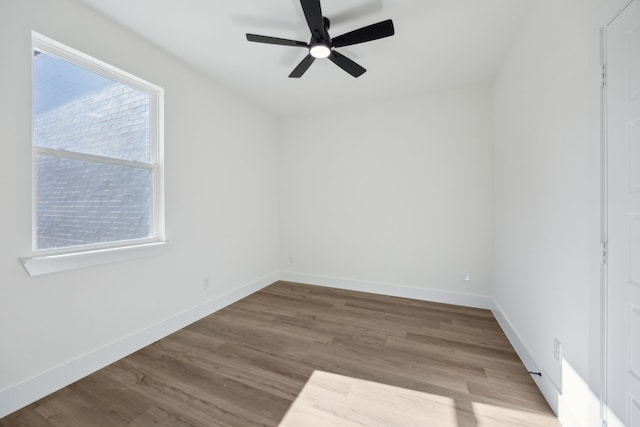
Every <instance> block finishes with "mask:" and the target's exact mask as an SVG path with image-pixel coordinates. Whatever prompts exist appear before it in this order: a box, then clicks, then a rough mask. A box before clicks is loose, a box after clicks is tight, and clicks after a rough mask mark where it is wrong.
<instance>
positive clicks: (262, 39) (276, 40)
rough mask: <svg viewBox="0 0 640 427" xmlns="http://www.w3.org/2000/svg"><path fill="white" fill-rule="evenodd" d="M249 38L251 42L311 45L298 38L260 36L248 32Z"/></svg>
mask: <svg viewBox="0 0 640 427" xmlns="http://www.w3.org/2000/svg"><path fill="white" fill-rule="evenodd" d="M247 40H249V41H250V42H258V43H268V44H277V45H282V46H300V47H309V45H308V44H306V43H305V42H299V41H296V40H289V39H280V38H278V37H269V36H259V35H257V34H247Z"/></svg>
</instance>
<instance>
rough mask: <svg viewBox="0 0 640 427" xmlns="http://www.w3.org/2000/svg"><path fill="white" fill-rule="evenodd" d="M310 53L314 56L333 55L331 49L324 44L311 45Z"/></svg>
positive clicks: (324, 56)
mask: <svg viewBox="0 0 640 427" xmlns="http://www.w3.org/2000/svg"><path fill="white" fill-rule="evenodd" d="M309 53H310V54H311V56H313V57H314V58H326V57H328V56H329V55H331V49H330V48H329V46H326V45H324V44H316V45H313V46H311V48H310V49H309Z"/></svg>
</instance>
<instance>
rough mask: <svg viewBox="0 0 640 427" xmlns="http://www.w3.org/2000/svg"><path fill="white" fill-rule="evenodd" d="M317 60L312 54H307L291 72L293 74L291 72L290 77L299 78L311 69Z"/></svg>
mask: <svg viewBox="0 0 640 427" xmlns="http://www.w3.org/2000/svg"><path fill="white" fill-rule="evenodd" d="M315 60H316V58H314V57H313V56H311V54H309V55H307V56H305V57H304V59H303V60H302V61H301V62H300V63H299V64H298V66H297V67H296V68H295V69H294V70H293V71H292V72H291V74H289V77H291V78H294V79H299V78H300V77H302V75H303V74H304V73H305V72H306V71H307V70H308V69H309V67H310V66H311V64H313V61H315Z"/></svg>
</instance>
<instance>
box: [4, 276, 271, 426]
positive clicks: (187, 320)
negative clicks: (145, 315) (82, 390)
mask: <svg viewBox="0 0 640 427" xmlns="http://www.w3.org/2000/svg"><path fill="white" fill-rule="evenodd" d="M277 280H278V273H271V274H268V275H266V276H263V277H261V278H259V279H257V280H254V281H253V282H250V283H247V284H245V285H243V286H239V287H238V288H236V289H234V290H232V291H230V292H228V293H226V294H224V295H221V296H219V297H217V298H214V299H211V300H209V301H207V302H205V303H203V304H201V305H198V306H196V307H194V308H191V309H189V310H186V311H184V312H182V313H179V314H176V315H175V316H173V317H170V318H168V319H166V320H164V321H162V322H160V323H157V324H155V325H152V326H150V327H148V328H145V329H143V330H141V331H139V332H136V333H134V334H132V335H129V336H127V337H125V338H122V339H121V340H119V341H116V342H114V343H112V344H108V345H106V346H104V347H101V348H99V349H96V350H94V351H92V352H90V353H88V354H86V355H84V356H80V357H78V358H77V359H74V360H71V361H69V362H67V363H65V364H63V365H60V366H58V367H56V368H54V369H51V370H50V371H47V372H45V373H43V374H40V375H37V376H35V377H33V378H30V379H28V380H26V381H24V382H22V383H20V384H16V385H14V386H12V387H9V388H6V389H4V390H0V418H2V417H4V416H6V415H8V414H10V413H12V412H14V411H17V410H18V409H20V408H22V407H24V406H27V405H29V404H31V403H32V402H35V401H36V400H38V399H41V398H43V397H45V396H47V395H49V394H51V393H53V392H55V391H57V390H59V389H61V388H63V387H66V386H67V385H69V384H72V383H73V382H75V381H77V380H79V379H81V378H83V377H85V376H87V375H89V374H91V373H93V372H95V371H97V370H99V369H101V368H104V367H105V366H107V365H109V364H111V363H113V362H115V361H117V360H120V359H122V358H123V357H125V356H127V355H129V354H131V353H133V352H135V351H137V350H139V349H141V348H143V347H145V346H147V345H149V344H152V343H154V342H155V341H157V340H159V339H161V338H164V337H166V336H167V335H169V334H172V333H174V332H176V331H178V330H180V329H182V328H184V327H185V326H187V325H190V324H191V323H193V322H195V321H197V320H200V319H202V318H203V317H205V316H208V315H210V314H212V313H214V312H216V311H218V310H220V309H222V308H224V307H226V306H228V305H229V304H232V303H234V302H236V301H238V300H240V299H242V298H244V297H246V296H248V295H251V294H252V293H254V292H256V291H259V290H260V289H262V288H264V287H266V286H269V285H270V284H272V283H274V282H276V281H277Z"/></svg>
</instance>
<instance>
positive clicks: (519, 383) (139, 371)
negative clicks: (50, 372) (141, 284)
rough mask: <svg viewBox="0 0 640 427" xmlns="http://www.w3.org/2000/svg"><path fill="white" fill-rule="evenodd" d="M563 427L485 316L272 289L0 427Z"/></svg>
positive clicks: (323, 291)
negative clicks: (340, 426) (336, 426)
mask: <svg viewBox="0 0 640 427" xmlns="http://www.w3.org/2000/svg"><path fill="white" fill-rule="evenodd" d="M157 425H159V426H172V427H183V426H184V427H187V426H199V427H200V426H207V427H209V426H211V427H216V426H220V427H236V426H237V427H251V426H278V425H281V426H282V427H291V426H295V427H301V426H323V427H328V426H332V425H344V426H384V427H387V426H420V427H424V426H444V427H449V426H450V427H477V426H560V424H559V423H558V421H557V419H556V418H555V417H554V415H553V413H552V412H551V410H550V409H549V406H548V405H547V403H546V402H545V400H544V399H543V397H542V395H541V394H540V392H539V391H538V389H537V388H536V386H535V384H534V383H533V380H532V379H531V378H530V377H529V375H528V374H527V373H526V369H525V368H524V366H523V365H522V362H521V361H520V359H519V358H518V356H517V355H516V353H515V351H514V350H513V348H512V347H511V345H510V344H509V342H508V341H507V339H506V337H505V335H504V334H503V333H502V331H501V329H500V327H499V326H498V323H497V322H496V321H495V319H494V318H493V316H492V314H491V312H489V311H487V310H480V309H473V308H466V307H459V306H452V305H445V304H438V303H431V302H424V301H415V300H409V299H403V298H394V297H386V296H380V295H373V294H366V293H358V292H351V291H344V290H337V289H330V288H324V287H318V286H307V285H301V284H295V283H289V282H278V283H275V284H273V285H271V286H269V287H267V288H265V289H263V290H261V291H259V292H257V293H255V294H253V295H251V296H249V297H247V298H245V299H243V300H241V301H239V302H237V303H235V304H232V305H230V306H228V307H226V308H225V309H223V310H221V311H219V312H217V313H215V314H213V315H211V316H208V317H206V318H204V319H202V320H200V321H198V322H196V323H194V324H192V325H190V326H188V327H186V328H185V329H183V330H180V331H178V332H176V333H175V334H172V335H170V336H168V337H166V338H164V339H162V340H160V341H158V342H156V343H154V344H152V345H150V346H148V347H145V348H144V349H142V350H140V351H138V352H136V353H134V354H132V355H130V356H128V357H126V358H124V359H122V360H120V361H118V362H116V363H113V364H112V365H110V366H108V367H106V368H104V369H101V370H100V371H98V372H96V373H94V374H92V375H90V376H88V377H86V378H84V379H82V380H80V381H78V382H76V383H74V384H72V385H70V386H68V387H66V388H64V389H62V390H60V391H58V392H56V393H54V394H52V395H50V396H48V397H46V398H44V399H41V400H40V401H38V402H35V403H33V404H31V405H29V406H28V407H26V408H23V409H22V410H20V411H17V412H15V413H13V414H11V415H9V416H7V417H5V418H3V419H1V420H0V426H11V427H20V426H29V427H40V426H43V427H44V426H47V427H51V426H80V427H89V426H91V427H93V426H109V427H115V426H130V427H146V426H157Z"/></svg>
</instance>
